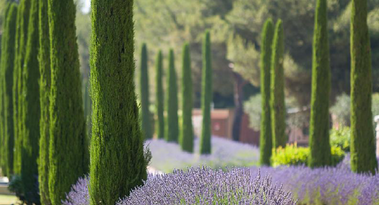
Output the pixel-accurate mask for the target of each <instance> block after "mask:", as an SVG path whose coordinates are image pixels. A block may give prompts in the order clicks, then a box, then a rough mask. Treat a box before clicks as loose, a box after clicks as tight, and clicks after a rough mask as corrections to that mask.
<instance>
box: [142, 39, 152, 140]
mask: <svg viewBox="0 0 379 205" xmlns="http://www.w3.org/2000/svg"><path fill="white" fill-rule="evenodd" d="M147 56H148V55H147V47H146V44H145V43H144V44H142V51H141V74H140V88H141V93H140V95H141V114H142V133H143V136H144V139H151V138H153V136H152V133H151V125H150V111H149V106H150V103H149V74H148V72H149V71H148V68H147V63H148V57H147Z"/></svg>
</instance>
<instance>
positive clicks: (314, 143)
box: [308, 0, 331, 167]
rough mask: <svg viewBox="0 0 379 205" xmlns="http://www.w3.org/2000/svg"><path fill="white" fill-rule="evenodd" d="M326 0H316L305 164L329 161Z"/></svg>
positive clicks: (320, 164) (328, 72) (327, 163)
mask: <svg viewBox="0 0 379 205" xmlns="http://www.w3.org/2000/svg"><path fill="white" fill-rule="evenodd" d="M327 18H328V17H327V1H326V0H318V1H317V6H316V17H315V30H314V37H313V63H312V65H313V66H312V99H311V119H310V131H309V147H310V155H309V162H308V163H309V166H310V167H321V166H326V165H330V163H331V148H330V142H329V95H330V83H331V82H330V65H329V42H328V20H327Z"/></svg>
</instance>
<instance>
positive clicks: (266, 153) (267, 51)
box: [260, 19, 274, 166]
mask: <svg viewBox="0 0 379 205" xmlns="http://www.w3.org/2000/svg"><path fill="white" fill-rule="evenodd" d="M273 38H274V25H273V23H272V20H271V19H268V20H267V21H266V22H265V24H264V28H263V33H262V45H261V95H262V116H261V132H260V153H261V154H260V156H261V158H260V164H261V165H267V166H270V158H271V153H272V134H271V133H272V129H271V112H270V78H271V77H270V71H271V54H272V41H273Z"/></svg>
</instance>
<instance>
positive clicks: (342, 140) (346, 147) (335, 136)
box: [330, 127, 351, 152]
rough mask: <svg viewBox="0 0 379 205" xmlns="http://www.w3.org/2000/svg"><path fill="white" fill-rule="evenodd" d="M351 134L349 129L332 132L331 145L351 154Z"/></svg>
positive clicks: (333, 130)
mask: <svg viewBox="0 0 379 205" xmlns="http://www.w3.org/2000/svg"><path fill="white" fill-rule="evenodd" d="M350 133H351V131H350V128H349V127H342V128H339V129H332V130H330V145H331V146H332V147H333V146H334V147H340V148H341V149H342V150H343V151H345V152H350Z"/></svg>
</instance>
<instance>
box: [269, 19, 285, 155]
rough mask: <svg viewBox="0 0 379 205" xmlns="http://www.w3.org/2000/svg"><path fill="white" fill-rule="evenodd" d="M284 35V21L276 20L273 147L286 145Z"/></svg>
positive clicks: (273, 51) (273, 61) (273, 53)
mask: <svg viewBox="0 0 379 205" xmlns="http://www.w3.org/2000/svg"><path fill="white" fill-rule="evenodd" d="M283 59H284V36H283V25H282V21H281V20H278V22H276V28H275V34H274V40H273V43H272V58H271V79H270V87H271V88H270V91H271V93H270V95H271V96H270V109H271V129H272V147H273V148H275V149H276V148H278V147H285V146H286V143H287V137H286V113H287V109H286V105H285V100H284V97H285V96H284V68H283Z"/></svg>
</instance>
